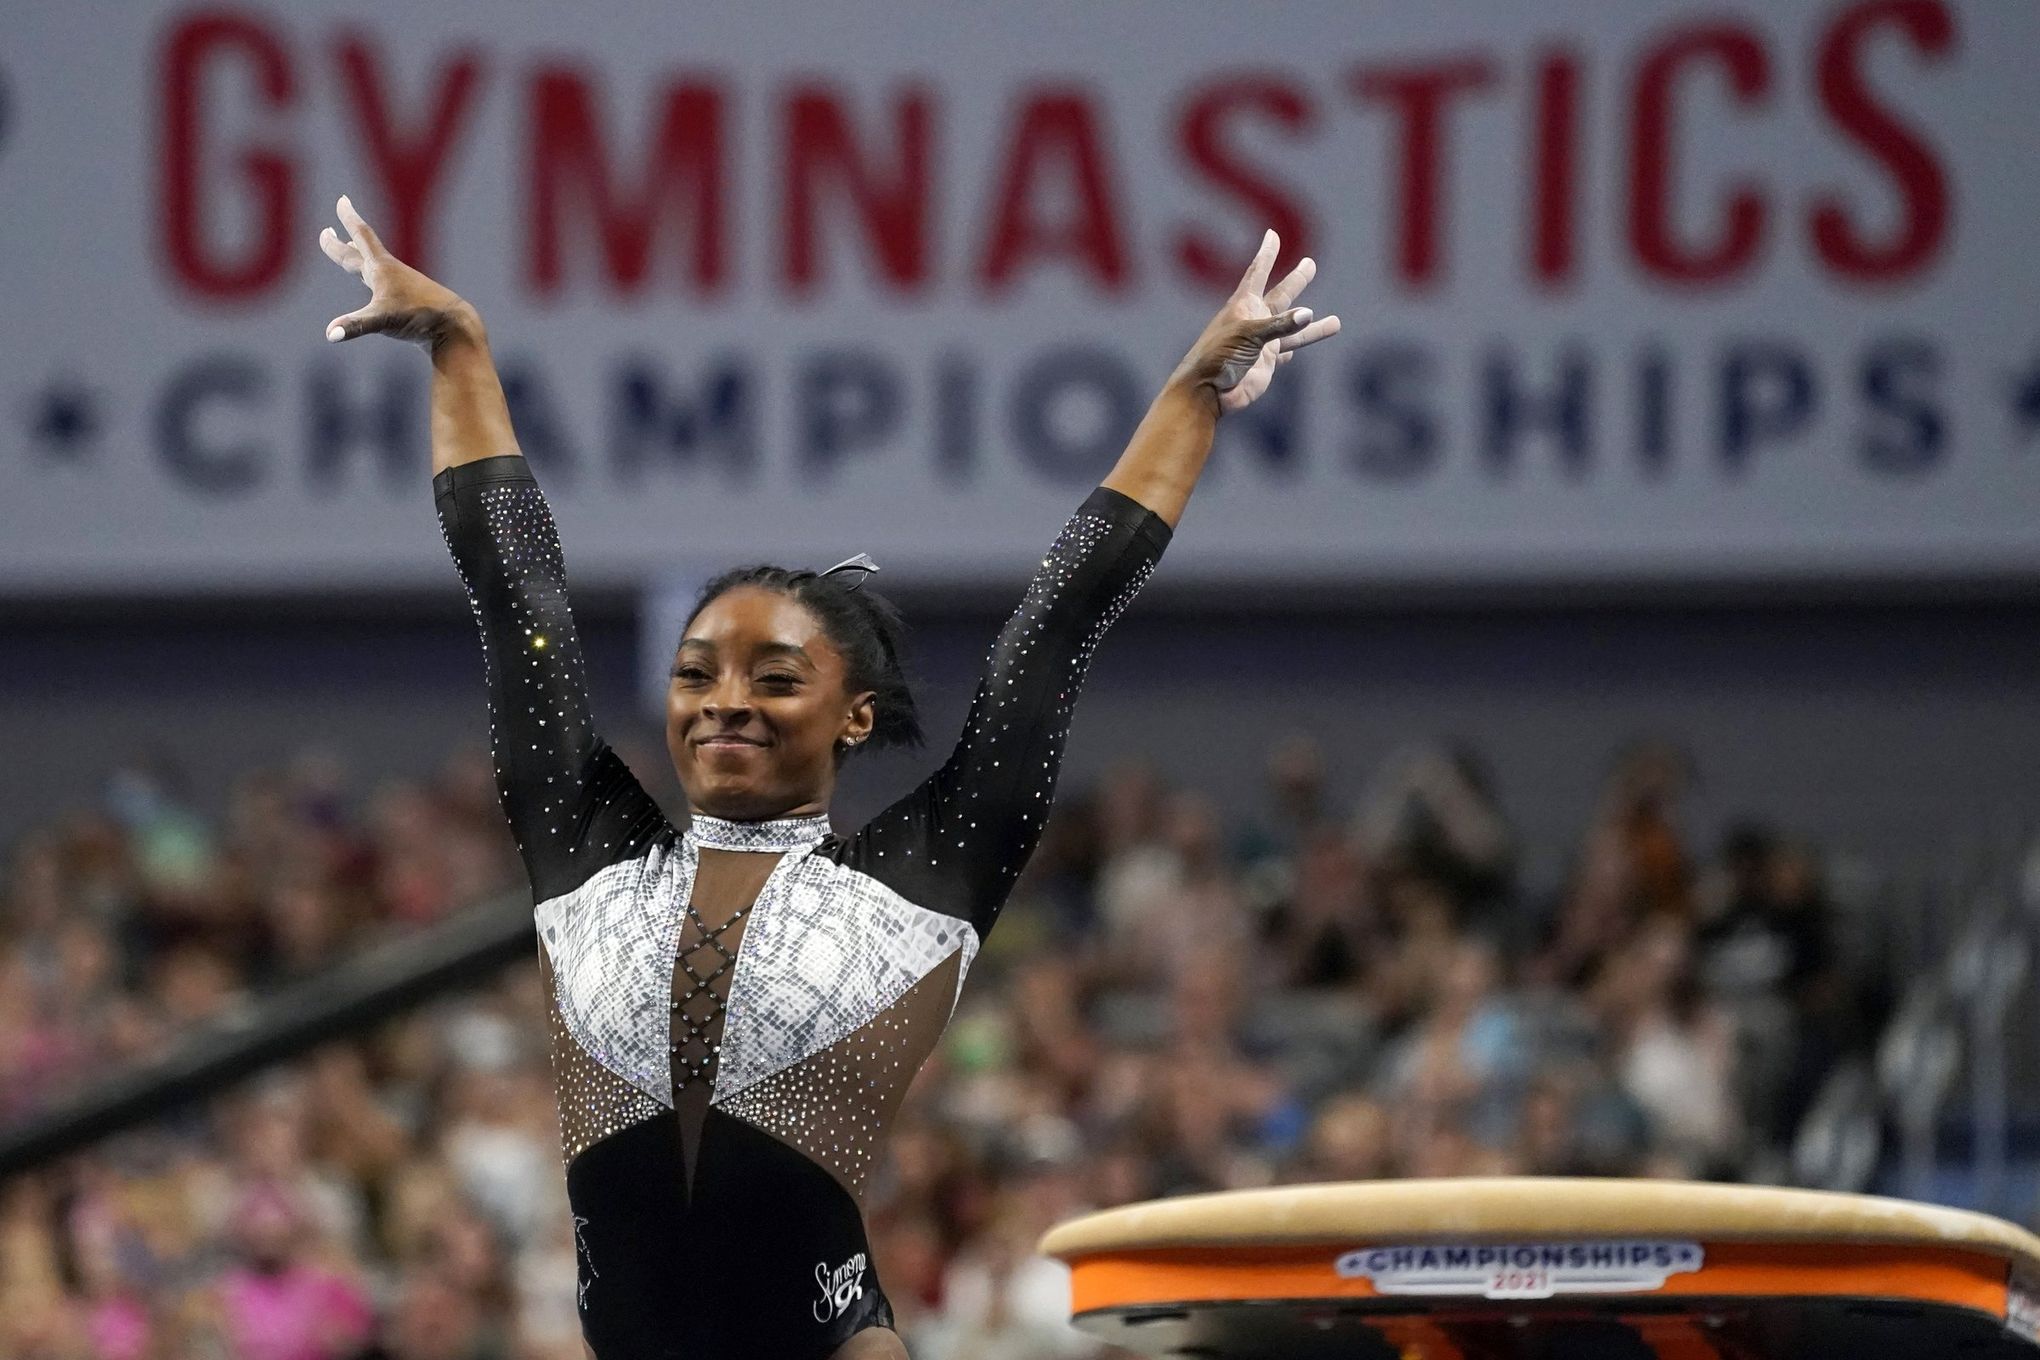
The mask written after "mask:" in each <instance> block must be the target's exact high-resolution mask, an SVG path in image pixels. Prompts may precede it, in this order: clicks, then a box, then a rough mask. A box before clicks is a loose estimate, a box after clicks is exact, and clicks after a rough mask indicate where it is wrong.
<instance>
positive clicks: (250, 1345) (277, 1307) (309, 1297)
mask: <svg viewBox="0 0 2040 1360" xmlns="http://www.w3.org/2000/svg"><path fill="white" fill-rule="evenodd" d="M220 1298H221V1300H222V1302H223V1303H224V1304H225V1306H226V1313H227V1327H228V1330H229V1332H230V1333H231V1334H232V1336H233V1339H234V1354H235V1355H236V1356H237V1357H239V1360H339V1357H341V1356H344V1355H347V1354H350V1353H351V1352H353V1351H354V1350H355V1349H357V1348H358V1347H360V1346H361V1345H362V1344H363V1343H365V1342H366V1341H367V1340H368V1336H369V1329H370V1328H371V1326H372V1325H373V1323H374V1318H375V1314H374V1310H373V1309H372V1308H371V1307H370V1304H369V1300H368V1295H367V1294H366V1293H365V1292H363V1291H362V1289H361V1288H360V1287H359V1286H357V1285H356V1284H355V1283H354V1282H353V1281H351V1280H349V1279H347V1278H346V1277H345V1276H343V1275H338V1274H336V1273H334V1272H332V1271H330V1270H322V1269H320V1268H319V1267H317V1266H309V1265H296V1266H291V1267H289V1268H288V1269H285V1270H283V1271H280V1272H278V1273H276V1274H274V1275H265V1274H261V1273H258V1272H256V1271H253V1270H249V1269H246V1268H245V1267H236V1268H235V1269H233V1270H230V1271H228V1272H227V1274H226V1276H225V1278H224V1279H222V1280H221V1281H220Z"/></svg>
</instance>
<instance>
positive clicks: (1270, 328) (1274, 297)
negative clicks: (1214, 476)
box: [1171, 231, 1339, 415]
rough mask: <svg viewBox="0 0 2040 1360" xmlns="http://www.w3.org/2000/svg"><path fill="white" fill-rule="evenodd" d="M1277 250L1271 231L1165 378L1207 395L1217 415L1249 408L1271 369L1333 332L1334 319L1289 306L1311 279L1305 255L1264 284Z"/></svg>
mask: <svg viewBox="0 0 2040 1360" xmlns="http://www.w3.org/2000/svg"><path fill="white" fill-rule="evenodd" d="M1281 249H1282V241H1281V238H1279V237H1278V236H1276V235H1275V233H1274V232H1272V231H1271V232H1268V233H1267V234H1266V235H1265V236H1263V237H1262V238H1261V248H1260V250H1259V251H1257V252H1255V255H1254V262H1253V263H1252V264H1250V265H1248V266H1247V272H1246V273H1245V274H1244V275H1243V276H1242V277H1241V278H1240V282H1239V286H1238V287H1237V288H1235V289H1233V292H1232V296H1231V297H1229V298H1227V299H1226V300H1225V305H1224V306H1223V307H1221V308H1219V309H1218V315H1217V316H1214V317H1213V318H1212V319H1211V322H1210V324H1208V325H1207V326H1205V328H1204V333H1203V334H1202V335H1200V336H1198V337H1197V343H1196V344H1194V345H1192V346H1191V347H1190V352H1189V353H1188V354H1186V355H1184V356H1183V362H1182V363H1180V364H1178V365H1177V366H1176V372H1175V374H1174V376H1173V378H1172V379H1171V381H1172V382H1183V383H1187V384H1189V385H1191V386H1193V387H1195V388H1196V389H1197V390H1199V391H1200V392H1203V393H1205V394H1207V396H1208V397H1209V398H1210V399H1211V400H1213V401H1215V402H1216V404H1217V408H1218V412H1219V414H1221V415H1223V414H1225V413H1226V412H1229V411H1238V410H1242V409H1244V408H1245V407H1247V406H1249V405H1251V404H1252V403H1253V400H1254V398H1256V397H1258V396H1260V395H1261V394H1262V393H1263V392H1265V391H1267V390H1268V384H1269V382H1270V381H1272V380H1273V378H1274V376H1275V370H1276V368H1278V367H1279V366H1281V365H1282V364H1286V363H1288V362H1289V360H1290V359H1291V358H1293V357H1294V356H1295V354H1296V351H1298V350H1300V349H1302V348H1303V347H1304V346H1305V345H1311V344H1316V343H1317V342H1318V341H1320V340H1324V339H1328V338H1330V337H1331V336H1334V335H1337V334H1338V333H1339V318H1338V317H1336V316H1324V317H1313V316H1312V315H1311V310H1310V308H1308V307H1293V306H1291V305H1290V304H1292V303H1294V302H1295V301H1296V298H1297V295H1298V294H1299V293H1301V292H1303V290H1304V289H1305V288H1306V287H1307V286H1309V284H1310V281H1311V280H1312V279H1313V278H1315V277H1316V276H1317V262H1316V261H1315V260H1312V259H1310V258H1309V257H1308V256H1306V257H1305V258H1304V259H1302V260H1300V261H1298V262H1297V266H1296V268H1294V269H1292V270H1290V271H1289V273H1287V274H1286V275H1284V276H1283V278H1282V281H1281V282H1280V283H1277V284H1276V285H1275V286H1274V287H1272V288H1271V287H1269V286H1268V274H1269V272H1270V271H1271V270H1273V269H1274V267H1275V256H1276V253H1277V252H1278V251H1280V250H1281Z"/></svg>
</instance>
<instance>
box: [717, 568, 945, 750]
mask: <svg viewBox="0 0 2040 1360" xmlns="http://www.w3.org/2000/svg"><path fill="white" fill-rule="evenodd" d="M864 560H865V561H868V560H869V559H864ZM870 570H876V568H871V569H869V570H867V569H863V568H860V567H853V566H850V564H848V563H846V564H845V565H844V566H843V567H837V568H832V569H831V570H829V571H825V572H816V571H793V570H790V569H788V568H786V567H775V566H770V565H765V564H761V565H759V566H755V567H738V568H736V569H735V570H732V571H726V572H724V573H723V574H722V575H720V576H718V577H716V578H715V579H714V580H712V581H710V582H709V583H708V584H707V585H705V586H703V587H702V588H701V594H700V596H698V597H697V598H696V599H695V601H694V608H693V609H692V610H691V611H690V612H689V613H688V615H687V621H688V623H690V624H692V623H693V622H694V620H695V618H696V616H698V615H699V614H700V613H701V611H702V610H704V609H706V608H707V607H708V606H709V603H710V602H711V601H713V600H714V599H716V598H717V597H718V596H721V595H725V594H728V593H729V592H730V591H732V590H735V589H737V588H738V587H740V586H757V587H759V588H760V589H763V590H770V591H775V592H777V593H779V594H781V595H786V596H789V597H791V598H792V599H795V600H798V601H799V602H800V603H801V604H803V605H805V606H806V607H807V611H808V612H809V613H810V614H813V615H814V616H815V618H816V620H817V621H818V622H820V624H821V625H822V631H823V632H824V633H826V634H827V635H828V638H829V641H831V642H833V643H835V644H836V647H837V650H839V651H841V652H842V653H843V660H844V662H845V664H846V667H847V670H848V674H847V676H846V681H847V684H848V687H849V689H850V691H851V692H852V693H856V694H861V693H863V692H864V691H866V690H870V691H871V692H872V695H873V696H874V697H873V699H872V709H873V713H872V724H871V735H870V736H869V737H866V738H865V739H864V741H863V743H862V744H860V745H858V746H856V747H854V748H852V749H853V750H858V751H862V750H868V749H871V748H874V747H881V746H919V745H921V743H922V741H923V737H922V735H921V714H920V711H919V710H918V709H917V708H915V706H914V691H913V688H912V687H911V686H910V685H909V684H908V682H907V671H906V665H905V662H904V658H905V655H906V637H907V625H906V622H905V621H904V620H903V619H902V618H901V617H900V611H899V607H898V606H897V605H895V604H894V603H893V602H892V601H891V600H888V599H886V598H885V596H883V595H880V594H879V593H878V592H877V591H875V590H872V589H870V588H868V587H867V586H866V585H865V584H864V583H865V580H866V578H867V577H868V576H869V574H870ZM843 754H847V753H844V752H839V758H840V756H841V755H843Z"/></svg>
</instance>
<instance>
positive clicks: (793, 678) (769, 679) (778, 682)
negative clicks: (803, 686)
mask: <svg viewBox="0 0 2040 1360" xmlns="http://www.w3.org/2000/svg"><path fill="white" fill-rule="evenodd" d="M758 683H759V685H760V686H762V687H764V688H766V689H777V690H790V689H792V688H793V687H794V686H795V685H797V684H799V683H800V677H799V676H797V675H794V674H792V673H791V672H789V671H767V672H766V673H765V674H764V675H761V676H759V677H758Z"/></svg>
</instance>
